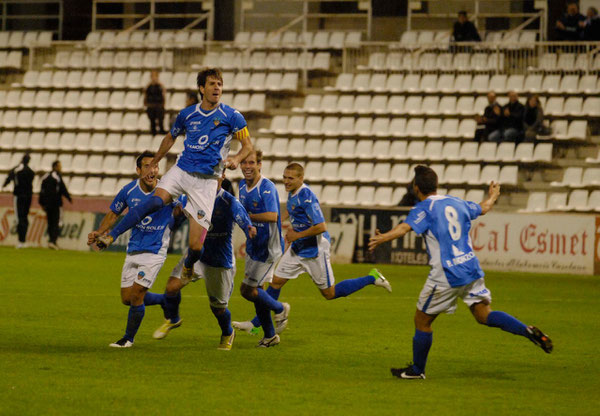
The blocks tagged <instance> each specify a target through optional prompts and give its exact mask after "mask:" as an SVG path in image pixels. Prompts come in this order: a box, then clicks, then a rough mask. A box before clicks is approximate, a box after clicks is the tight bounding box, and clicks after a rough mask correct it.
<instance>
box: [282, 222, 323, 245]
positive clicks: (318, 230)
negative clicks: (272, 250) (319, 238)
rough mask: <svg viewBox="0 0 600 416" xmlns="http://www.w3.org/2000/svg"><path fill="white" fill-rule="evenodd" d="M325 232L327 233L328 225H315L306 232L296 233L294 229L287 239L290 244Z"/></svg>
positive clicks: (287, 235) (289, 232) (290, 231)
mask: <svg viewBox="0 0 600 416" xmlns="http://www.w3.org/2000/svg"><path fill="white" fill-rule="evenodd" d="M325 231H327V224H326V223H324V222H322V223H320V224H316V225H313V226H312V227H310V228H307V229H306V230H304V231H294V230H293V229H290V230H289V231H288V232H287V234H286V236H285V237H286V240H288V241H289V242H294V241H296V240H299V239H301V238H305V237H312V236H314V235H319V234H322V233H324V232H325Z"/></svg>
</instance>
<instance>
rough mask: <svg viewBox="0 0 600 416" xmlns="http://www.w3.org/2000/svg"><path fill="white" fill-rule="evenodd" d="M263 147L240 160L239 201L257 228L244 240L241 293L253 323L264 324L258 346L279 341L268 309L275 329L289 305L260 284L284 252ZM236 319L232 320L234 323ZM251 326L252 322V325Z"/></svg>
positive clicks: (282, 323) (276, 197)
mask: <svg viewBox="0 0 600 416" xmlns="http://www.w3.org/2000/svg"><path fill="white" fill-rule="evenodd" d="M261 168H262V151H260V150H256V151H253V152H252V153H250V154H249V155H248V157H246V158H245V159H244V160H243V161H242V163H241V169H242V173H243V175H244V179H242V180H241V181H240V202H241V203H242V205H243V206H244V208H246V211H248V214H249V215H250V219H251V220H252V224H254V226H255V227H256V229H257V235H256V238H255V239H253V240H248V242H247V244H246V268H245V276H244V281H243V282H242V286H241V293H242V296H243V297H244V298H246V299H247V300H249V301H250V302H253V303H254V307H255V309H256V314H257V315H256V316H257V318H255V322H256V326H257V327H258V326H259V325H260V326H262V327H263V331H264V338H263V339H261V340H260V342H259V343H258V346H259V347H271V346H274V345H277V344H279V335H277V333H276V330H275V327H274V326H273V321H272V320H271V311H274V312H275V314H276V315H275V322H276V324H277V326H278V331H277V332H281V330H282V329H281V328H283V327H284V326H285V325H287V317H288V314H289V311H290V306H289V305H288V304H287V303H281V302H278V301H277V297H278V293H274V292H273V291H272V290H271V288H269V289H267V291H264V290H263V289H262V286H263V285H264V284H265V283H269V282H270V281H271V279H273V271H274V270H275V265H276V264H277V261H278V260H279V258H280V257H281V254H282V253H283V248H284V243H283V238H282V236H281V213H280V208H279V194H278V193H277V188H276V187H275V184H274V183H273V182H271V181H270V180H269V179H267V178H265V177H263V176H262V175H261ZM236 324H238V325H239V323H234V326H235V325H236ZM251 328H253V326H252V325H251Z"/></svg>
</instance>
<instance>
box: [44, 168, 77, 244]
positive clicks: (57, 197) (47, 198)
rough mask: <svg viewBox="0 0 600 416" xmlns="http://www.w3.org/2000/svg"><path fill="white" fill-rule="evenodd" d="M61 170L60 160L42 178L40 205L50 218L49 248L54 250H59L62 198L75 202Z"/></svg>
mask: <svg viewBox="0 0 600 416" xmlns="http://www.w3.org/2000/svg"><path fill="white" fill-rule="evenodd" d="M61 170H62V166H61V164H60V162H59V161H58V160H57V161H55V162H54V163H52V172H49V173H47V174H45V175H44V177H43V178H42V189H41V191H40V205H41V206H42V208H44V211H46V217H47V218H48V248H51V249H54V250H58V249H59V247H58V245H57V244H56V240H57V239H58V232H59V222H60V210H61V207H62V204H63V203H62V197H63V196H64V197H65V198H67V199H68V200H69V202H71V203H72V202H73V200H72V199H71V195H69V191H68V190H67V187H66V185H65V183H64V181H63V179H62V175H61Z"/></svg>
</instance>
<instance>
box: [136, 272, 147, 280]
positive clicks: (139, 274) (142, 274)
mask: <svg viewBox="0 0 600 416" xmlns="http://www.w3.org/2000/svg"><path fill="white" fill-rule="evenodd" d="M144 276H146V273H144V272H143V271H141V272H139V273H138V280H142V279H143V278H144Z"/></svg>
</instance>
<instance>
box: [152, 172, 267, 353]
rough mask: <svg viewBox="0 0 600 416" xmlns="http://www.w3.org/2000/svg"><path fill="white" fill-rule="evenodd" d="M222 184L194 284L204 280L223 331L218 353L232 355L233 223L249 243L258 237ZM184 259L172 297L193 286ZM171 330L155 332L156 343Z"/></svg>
mask: <svg viewBox="0 0 600 416" xmlns="http://www.w3.org/2000/svg"><path fill="white" fill-rule="evenodd" d="M221 183H222V179H220V180H219V188H218V191H217V198H216V200H215V204H214V209H213V215H212V219H211V222H212V226H211V228H210V230H209V232H208V234H207V235H206V242H207V243H208V244H206V245H205V246H204V249H203V250H202V255H201V256H200V261H198V262H197V263H196V264H194V274H193V277H192V279H191V280H192V281H195V280H197V279H201V278H204V283H205V285H206V293H207V295H208V300H209V302H210V309H211V311H212V313H213V314H214V315H215V318H217V322H218V323H219V326H220V327H221V341H220V343H219V347H218V349H220V350H226V351H228V350H231V347H232V345H233V340H234V339H235V331H234V330H233V328H232V327H231V312H230V311H229V309H228V308H227V305H228V303H229V298H230V297H231V292H232V291H233V278H234V277H235V256H234V254H233V244H232V241H231V240H232V235H233V223H234V221H235V222H236V223H237V225H238V226H239V227H240V228H241V229H242V230H243V231H244V233H245V234H246V237H247V238H248V241H252V239H253V238H254V237H255V236H256V228H255V227H253V226H252V222H251V221H250V218H249V217H248V213H247V212H246V210H245V209H244V207H243V206H242V204H240V202H239V201H238V200H237V199H236V198H235V197H234V196H233V195H231V194H230V193H229V192H227V191H225V190H224V189H222V188H221ZM184 259H185V256H183V257H182V258H181V260H180V261H179V263H178V264H177V266H175V268H174V269H173V271H172V272H171V277H169V281H168V282H167V289H166V293H167V294H168V295H171V296H181V295H180V290H181V288H183V287H184V286H185V285H187V284H188V283H189V282H190V280H186V279H184V278H183V277H182V275H181V274H182V273H181V271H182V268H183V262H184ZM171 329H172V324H171V322H170V321H169V320H167V321H166V322H165V323H164V324H163V325H161V327H160V328H158V329H157V330H156V331H155V332H154V335H153V336H154V338H156V339H161V338H164V337H166V336H167V334H168V333H169V331H170V330H171Z"/></svg>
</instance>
